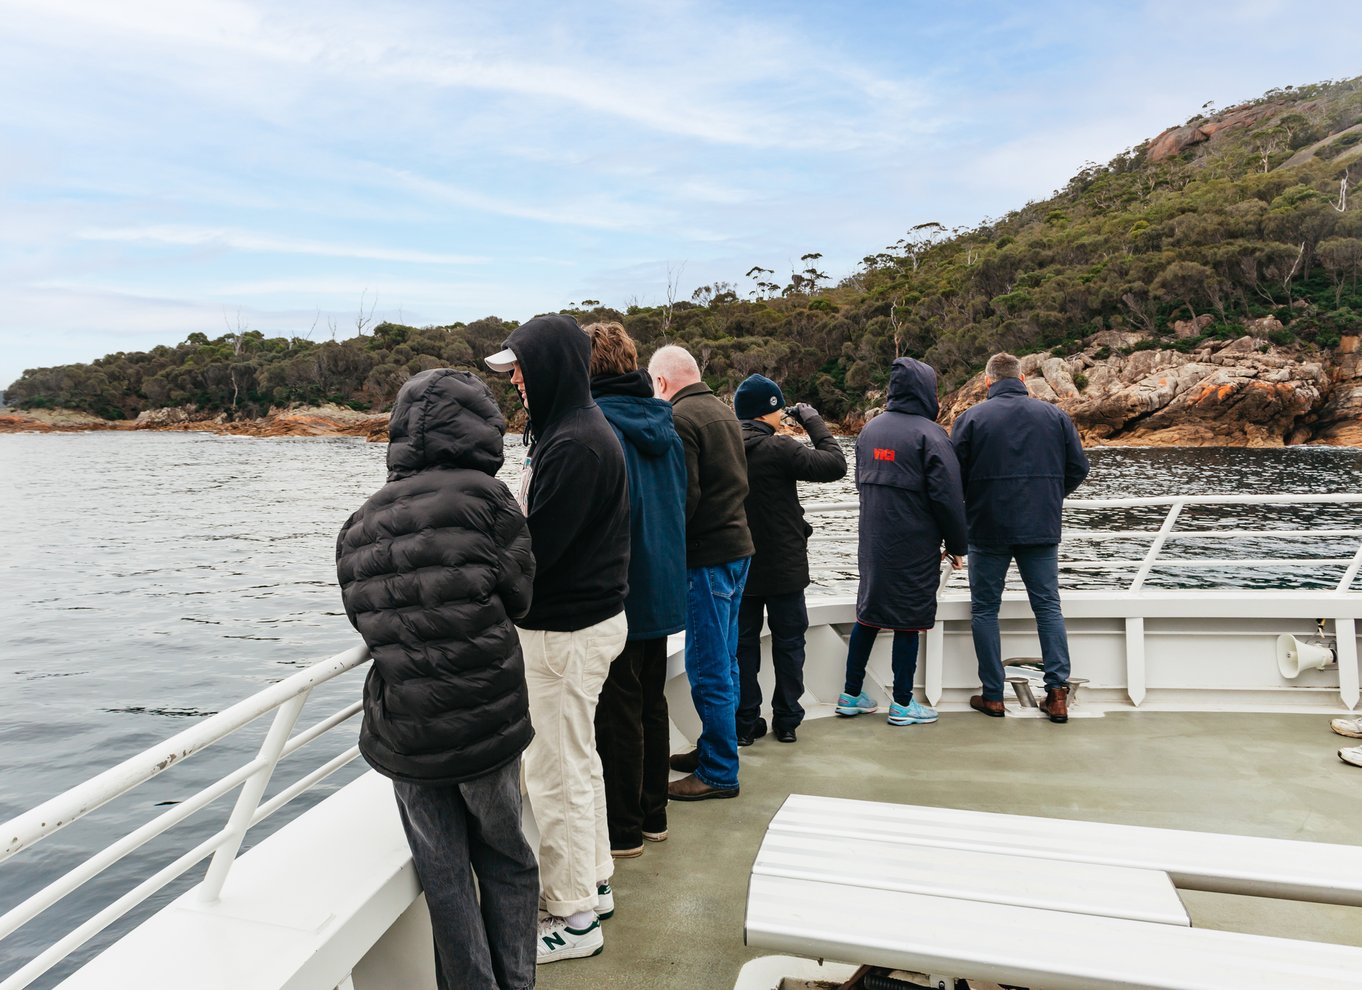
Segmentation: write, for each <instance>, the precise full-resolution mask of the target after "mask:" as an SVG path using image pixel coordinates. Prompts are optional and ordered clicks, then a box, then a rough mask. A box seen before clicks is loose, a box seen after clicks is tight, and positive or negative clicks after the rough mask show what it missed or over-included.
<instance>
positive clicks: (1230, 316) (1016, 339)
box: [8, 77, 1362, 419]
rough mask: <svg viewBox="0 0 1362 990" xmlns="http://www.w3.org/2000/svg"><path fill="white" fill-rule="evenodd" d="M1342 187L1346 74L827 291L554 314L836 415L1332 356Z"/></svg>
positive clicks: (912, 230)
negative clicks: (1159, 372) (1255, 325)
mask: <svg viewBox="0 0 1362 990" xmlns="http://www.w3.org/2000/svg"><path fill="white" fill-rule="evenodd" d="M1359 178H1362V77H1359V78H1357V79H1350V80H1344V81H1341V82H1329V83H1320V84H1315V85H1311V86H1305V87H1300V88H1297V89H1293V88H1290V87H1288V88H1287V89H1285V90H1273V91H1271V92H1269V93H1268V94H1266V95H1265V96H1264V97H1263V98H1262V99H1260V100H1257V101H1254V102H1252V103H1248V104H1243V105H1241V106H1237V107H1231V108H1228V109H1227V110H1223V111H1219V112H1217V113H1214V114H1212V115H1210V116H1205V117H1201V116H1198V117H1194V118H1192V120H1190V121H1188V122H1187V124H1185V125H1183V126H1182V127H1180V128H1175V129H1170V131H1168V132H1165V134H1163V135H1160V136H1159V137H1158V138H1156V139H1154V140H1152V141H1148V142H1145V143H1144V144H1141V145H1139V146H1138V147H1134V148H1131V149H1129V150H1127V151H1126V152H1124V153H1122V154H1120V155H1118V156H1116V157H1115V158H1114V159H1112V160H1111V161H1110V162H1108V163H1106V164H1105V165H1097V164H1091V163H1090V164H1089V165H1087V166H1085V167H1084V168H1083V169H1081V170H1080V171H1079V172H1078V174H1077V175H1075V176H1074V177H1073V178H1072V179H1071V180H1070V181H1069V182H1068V184H1067V185H1065V187H1064V188H1063V189H1060V190H1057V191H1056V192H1055V194H1054V195H1053V196H1051V197H1050V198H1049V199H1047V200H1045V201H1043V202H1032V203H1028V204H1026V205H1025V206H1023V207H1021V208H1020V209H1018V210H1015V211H1013V212H1012V213H1009V214H1008V215H1006V216H1004V217H1001V218H998V219H991V218H990V219H985V220H983V221H981V222H980V223H978V224H977V225H975V226H973V227H968V228H956V229H953V230H948V229H946V228H945V227H944V226H943V225H942V224H940V223H938V222H936V221H933V220H930V219H922V220H921V221H920V222H916V223H913V224H911V225H910V226H908V227H907V229H906V231H905V234H904V236H903V237H902V238H900V239H899V240H898V241H897V242H896V243H895V244H893V245H889V246H887V247H885V248H884V249H883V250H879V251H875V252H873V253H870V254H867V255H866V256H865V257H864V259H863V260H862V262H861V264H860V265H859V266H858V268H857V270H856V271H855V272H853V273H852V274H850V275H848V276H847V277H845V278H843V279H842V280H841V281H839V282H834V281H833V280H832V279H830V278H829V276H828V275H827V273H825V272H823V271H820V270H819V268H818V262H819V258H820V255H818V254H817V253H816V252H811V253H809V254H806V255H805V256H804V257H803V258H801V259H800V264H801V265H806V266H807V267H805V268H803V269H801V270H798V271H792V272H790V273H789V274H788V276H785V275H778V274H777V273H776V272H775V271H774V270H773V269H770V268H766V267H764V266H763V265H761V264H756V265H753V266H752V268H751V269H750V270H749V271H748V272H747V273H746V276H745V278H742V277H739V278H738V282H734V283H730V282H718V283H715V284H713V285H707V286H702V287H701V288H699V289H697V290H696V291H695V292H694V294H693V295H692V297H691V298H690V299H673V300H671V301H669V302H668V303H667V304H666V305H659V306H630V307H627V308H624V309H622V310H621V309H617V308H613V307H609V306H604V305H601V304H600V303H599V302H598V301H596V300H587V301H586V302H584V303H582V304H581V305H574V306H572V307H570V308H569V309H568V310H566V311H567V312H571V313H572V314H573V315H575V316H577V317H578V319H580V320H582V321H583V322H587V321H592V320H602V319H617V320H620V321H622V322H623V323H624V324H625V326H626V327H628V329H629V331H630V333H631V334H633V336H634V337H635V338H636V339H637V340H638V341H639V342H640V344H641V345H642V351H643V355H644V357H645V358H646V356H647V354H649V353H650V352H651V351H652V350H653V349H654V348H655V347H657V346H660V345H661V344H663V343H680V344H683V345H685V346H687V347H688V348H690V349H691V350H692V352H693V353H694V354H695V355H696V357H697V359H698V360H699V362H700V365H701V368H702V370H703V373H704V376H705V378H706V380H707V381H708V382H709V383H710V384H711V386H713V387H714V388H715V389H716V390H717V391H720V392H727V391H729V390H731V389H732V388H733V387H734V386H735V385H736V383H737V382H738V381H740V380H741V379H742V378H744V377H746V376H747V375H749V374H751V373H753V372H761V373H762V374H766V375H769V376H771V377H773V378H776V379H777V380H779V381H781V382H782V383H783V384H784V386H785V390H786V392H787V394H790V395H792V396H797V397H799V398H800V399H802V400H806V401H810V402H813V403H815V404H817V405H818V406H820V408H822V409H823V410H824V412H825V413H827V414H829V415H831V416H833V417H838V418H849V419H855V418H856V417H858V416H860V415H861V414H862V413H863V412H864V410H865V409H866V408H867V407H869V406H872V405H875V404H877V403H878V402H879V401H882V397H880V396H877V395H876V394H875V393H876V391H877V390H880V389H882V388H883V386H884V384H885V382H886V379H887V373H888V367H889V364H890V362H891V361H892V359H893V358H894V357H895V356H896V355H900V354H910V355H913V356H916V357H920V358H922V359H924V360H926V361H928V362H929V363H931V364H932V365H933V366H935V367H936V368H937V370H938V372H939V373H940V376H941V381H942V387H943V388H946V389H949V388H953V387H955V386H958V385H959V384H960V383H962V382H963V381H964V380H965V379H966V378H968V376H970V375H971V374H973V373H974V372H976V371H977V370H979V369H980V368H981V367H982V364H983V362H984V361H985V360H986V359H987V357H988V355H989V354H991V353H993V352H994V351H997V350H1000V349H1006V350H1011V351H1013V352H1015V353H1018V354H1027V353H1034V352H1039V351H1048V352H1050V353H1053V354H1057V355H1060V356H1063V355H1069V354H1073V353H1074V352H1076V351H1077V350H1079V349H1081V348H1082V347H1083V346H1084V341H1085V340H1086V339H1087V338H1089V337H1090V336H1091V335H1092V334H1094V333H1096V332H1097V331H1100V330H1106V329H1115V330H1122V331H1130V332H1133V333H1134V334H1135V335H1137V338H1138V339H1137V340H1136V342H1135V343H1134V344H1133V348H1134V349H1137V350H1138V349H1149V348H1161V347H1176V348H1178V349H1181V350H1189V349H1191V348H1193V347H1195V346H1198V345H1199V344H1202V343H1204V342H1207V341H1214V340H1225V339H1230V338H1234V337H1238V336H1242V335H1243V334H1244V333H1246V332H1247V330H1246V326H1247V324H1248V323H1249V321H1252V320H1258V319H1261V318H1263V317H1269V316H1270V317H1274V318H1275V320H1276V321H1277V322H1279V323H1280V324H1281V328H1280V329H1277V328H1276V325H1275V324H1272V326H1271V328H1269V329H1266V330H1261V331H1259V332H1258V335H1259V336H1260V337H1265V338H1266V339H1267V340H1270V341H1271V343H1272V344H1273V345H1276V346H1280V347H1315V348H1329V347H1336V346H1338V344H1339V341H1340V339H1341V338H1342V337H1343V336H1345V335H1356V334H1358V333H1359V332H1362V190H1356V192H1357V195H1356V196H1354V195H1351V194H1352V193H1353V192H1354V189H1353V188H1352V187H1354V186H1356V184H1357V180H1358V179H1359ZM735 277H736V276H735ZM1198 317H1203V318H1204V317H1209V318H1210V322H1209V325H1204V326H1203V324H1204V323H1205V321H1204V319H1203V320H1202V321H1201V323H1199V324H1198V327H1199V328H1200V329H1199V331H1198V332H1197V333H1195V334H1187V333H1184V334H1183V335H1182V336H1181V337H1180V338H1179V335H1178V334H1177V333H1176V331H1175V329H1174V324H1175V323H1177V322H1179V321H1187V320H1197V318H1198ZM513 325H514V324H513V322H511V321H507V320H504V319H501V318H498V317H495V316H489V317H486V318H484V319H480V320H475V321H473V322H471V323H455V324H451V325H449V326H428V327H412V326H403V325H399V324H395V323H382V324H379V325H378V326H376V327H374V328H373V330H372V332H371V333H362V334H360V335H358V336H355V337H352V338H350V339H345V340H329V341H323V342H315V341H312V340H309V339H305V338H300V337H268V336H265V335H264V334H262V333H260V332H257V331H251V330H241V331H238V332H234V333H228V334H224V335H220V336H216V337H212V338H210V337H209V336H208V335H207V334H204V333H191V334H189V336H188V337H187V338H186V339H185V340H184V341H183V342H182V343H180V344H178V345H176V346H174V347H164V346H163V347H156V348H153V349H152V350H150V351H146V352H139V353H118V354H111V355H108V356H106V357H103V358H100V359H98V360H95V361H93V362H91V363H89V364H78V365H66V366H62V367H55V368H39V369H33V370H30V371H26V372H25V373H24V375H23V376H22V377H21V378H20V379H19V380H18V381H16V382H15V383H14V384H13V385H11V386H10V388H9V390H8V399H9V401H10V402H11V403H12V404H15V405H18V406H19V407H21V408H24V407H28V408H35V407H45V406H47V407H58V406H59V407H67V408H74V409H81V410H86V411H89V412H92V413H96V414H98V415H101V416H106V417H110V418H123V417H131V416H134V415H136V414H137V413H138V412H140V411H141V410H143V409H148V408H156V407H162V406H176V405H193V406H197V407H198V408H199V409H201V410H205V411H221V412H225V413H227V414H229V415H234V416H256V415H260V414H262V413H264V412H265V411H267V410H268V409H269V408H270V407H271V406H280V405H286V404H291V403H308V404H313V403H319V402H326V401H330V402H336V403H339V404H343V405H347V406H351V407H353V408H356V409H372V410H375V411H378V410H383V409H385V408H386V407H387V406H388V404H389V403H390V402H391V401H392V399H393V397H394V396H395V394H396V392H397V389H398V387H399V386H400V385H401V384H402V382H403V381H405V380H406V379H407V378H408V377H409V376H410V375H412V374H415V373H416V372H419V371H421V370H424V369H426V368H432V367H440V366H446V365H448V366H454V367H465V368H473V369H475V370H480V371H481V370H482V369H481V364H480V359H481V357H482V356H483V355H486V354H490V353H492V352H493V351H495V350H497V349H499V347H500V345H501V342H502V340H503V339H504V338H505V337H506V335H507V333H508V332H509V331H510V330H511V328H512V327H513ZM1130 351H1131V348H1130V347H1122V348H1119V349H1118V350H1117V351H1116V354H1126V353H1130ZM1093 355H1094V357H1095V359H1097V360H1103V359H1107V358H1110V357H1113V356H1114V355H1113V352H1112V350H1111V349H1110V348H1106V347H1103V348H1101V349H1096V348H1094V351H1093ZM488 377H490V378H491V384H492V385H493V387H494V388H495V389H497V390H498V392H499V394H500V397H501V399H502V401H503V404H504V407H505V408H506V409H507V411H508V412H512V411H513V410H515V409H516V408H518V405H519V403H518V402H517V401H516V399H515V396H514V392H513V391H512V389H511V387H510V385H509V382H507V381H506V380H505V378H504V376H488Z"/></svg>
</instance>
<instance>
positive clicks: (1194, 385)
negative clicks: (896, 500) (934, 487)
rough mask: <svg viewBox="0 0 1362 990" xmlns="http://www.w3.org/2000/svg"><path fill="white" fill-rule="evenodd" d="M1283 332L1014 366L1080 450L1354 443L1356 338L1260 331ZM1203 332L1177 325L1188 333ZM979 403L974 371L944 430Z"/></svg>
mask: <svg viewBox="0 0 1362 990" xmlns="http://www.w3.org/2000/svg"><path fill="white" fill-rule="evenodd" d="M1203 319H1205V318H1204V317H1203ZM1279 328H1280V324H1278V323H1277V321H1276V320H1273V319H1271V318H1267V319H1264V320H1259V321H1256V322H1255V323H1254V324H1251V325H1250V326H1249V327H1248V330H1249V332H1248V333H1246V334H1245V335H1244V336H1242V337H1238V338H1236V339H1232V340H1214V341H1206V342H1203V343H1200V344H1199V345H1198V346H1196V347H1195V348H1194V349H1192V350H1190V351H1187V352H1185V353H1184V352H1183V351H1181V350H1177V349H1173V348H1162V347H1148V346H1143V347H1142V346H1141V345H1142V340H1144V339H1145V338H1142V336H1141V335H1139V334H1135V333H1128V332H1121V331H1115V330H1107V331H1103V332H1101V333H1098V334H1095V335H1094V336H1093V337H1091V338H1089V339H1088V340H1087V341H1086V342H1085V347H1084V349H1083V350H1082V351H1081V352H1080V353H1078V354H1074V355H1068V356H1065V357H1055V356H1050V355H1046V354H1032V355H1028V356H1027V357H1025V358H1023V359H1022V370H1023V372H1024V373H1025V375H1026V380H1027V384H1028V386H1029V387H1030V390H1031V394H1032V395H1035V396H1037V397H1038V398H1042V399H1046V400H1047V401H1050V402H1055V403H1057V404H1058V405H1059V406H1060V407H1061V408H1062V409H1064V410H1065V411H1066V412H1068V413H1069V415H1070V416H1072V417H1073V420H1074V424H1075V425H1076V426H1077V427H1078V432H1079V435H1080V436H1081V437H1082V438H1083V442H1084V444H1085V445H1087V446H1104V445H1125V446H1166V447H1176V446H1183V447H1283V446H1291V445H1296V444H1326V445H1337V446H1359V445H1362V364H1360V359H1359V354H1358V338H1357V337H1344V338H1343V339H1342V341H1341V342H1340V345H1339V347H1338V348H1337V349H1336V350H1334V351H1321V350H1314V349H1310V350H1305V349H1303V348H1301V347H1299V346H1289V347H1277V346H1274V345H1273V344H1271V343H1269V341H1268V339H1267V335H1268V334H1269V333H1271V332H1272V331H1273V330H1275V329H1279ZM1200 330H1201V326H1199V325H1198V324H1195V323H1192V322H1191V321H1188V324H1187V325H1186V326H1182V325H1180V326H1179V327H1178V332H1179V333H1180V334H1182V335H1183V336H1184V337H1192V336H1195V335H1196V334H1197V333H1199V331H1200ZM983 397H984V381H983V376H982V375H978V376H976V377H974V378H972V379H971V380H970V381H969V382H968V383H966V385H965V386H964V387H963V388H961V389H959V390H958V391H957V392H955V393H954V394H952V395H951V396H949V397H948V398H947V399H946V401H945V402H943V403H942V415H941V422H942V423H944V424H949V423H950V422H952V421H953V420H954V419H955V417H956V416H958V415H959V414H960V413H961V412H963V411H964V410H965V409H967V408H968V407H969V406H971V405H972V404H974V403H975V402H978V401H980V400H981V399H982V398H983Z"/></svg>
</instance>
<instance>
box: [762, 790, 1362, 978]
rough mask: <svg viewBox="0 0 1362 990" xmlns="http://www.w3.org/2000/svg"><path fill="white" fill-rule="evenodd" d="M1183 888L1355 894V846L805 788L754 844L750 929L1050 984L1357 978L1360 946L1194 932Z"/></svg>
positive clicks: (1354, 900)
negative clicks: (813, 792) (841, 795)
mask: <svg viewBox="0 0 1362 990" xmlns="http://www.w3.org/2000/svg"><path fill="white" fill-rule="evenodd" d="M1170 874H1171V876H1170ZM1175 886H1188V887H1196V888H1198V889H1203V890H1221V891H1229V892H1233V893H1239V894H1255V895H1260V896H1262V895H1267V896H1275V897H1292V898H1300V899H1307V900H1314V901H1322V902H1332V903H1340V904H1358V903H1359V893H1362V847H1357V846H1342V845H1329V844H1323V843H1309V842H1296V841H1288V840H1280V839H1254V838H1251V837H1243V836H1230V835H1215V834H1209V833H1200V832H1183V831H1177V830H1170V829H1155V828H1144V827H1135V826H1122V825H1104V824H1100V823H1090V822H1075V821H1063V820H1058V819H1047V818H1031V817H1023V816H1016V815H999V814H990V813H985V812H972V811H958V810H953V809H946V808H926V807H918V806H913V805H891V804H881V803H878V802H872V801H851V800H844V799H836V798H820V797H811V796H807V795H798V794H797V795H791V796H790V798H789V799H788V800H787V801H786V802H785V804H784V806H783V807H782V808H781V809H780V811H779V812H778V813H777V814H776V816H775V817H774V818H773V819H772V821H771V825H770V827H769V829H768V830H767V833H766V836H765V838H764V839H763V841H762V844H761V848H760V849H759V851H758V853H757V858H756V861H755V863H754V865H753V868H752V877H751V883H750V886H749V889H748V900H747V923H746V928H745V936H746V940H747V943H748V944H749V945H752V946H755V947H758V948H765V949H770V950H774V951H778V952H784V953H791V954H795V955H802V956H810V957H815V958H826V959H834V960H839V961H843V962H848V963H861V964H872V965H879V966H887V967H890V968H895V969H907V970H916V971H918V972H924V973H933V974H936V975H938V976H951V977H967V978H970V979H975V980H993V981H995V982H998V983H1004V984H1013V985H1016V984H1021V985H1027V986H1036V987H1044V988H1045V990H1090V988H1092V990H1104V988H1137V987H1138V988H1151V990H1154V988H1157V990H1227V988H1234V990H1344V988H1348V990H1356V988H1357V987H1359V986H1362V948H1359V947H1355V946H1344V945H1334V944H1329V943H1321V942H1308V941H1301V940H1296V939H1286V938H1273V937H1268V936H1262V935H1252V934H1244V933H1239V932H1223V931H1214V930H1210V929H1196V928H1192V927H1190V926H1189V924H1188V922H1187V919H1186V913H1185V910H1184V909H1183V907H1182V904H1181V900H1180V899H1179V898H1178V896H1177V894H1176V891H1175V889H1174V887H1175Z"/></svg>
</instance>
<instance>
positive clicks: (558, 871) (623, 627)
mask: <svg viewBox="0 0 1362 990" xmlns="http://www.w3.org/2000/svg"><path fill="white" fill-rule="evenodd" d="M517 631H518V632H519V633H520V649H521V651H522V652H523V653H524V655H525V681H526V683H527V685H528V686H529V691H530V721H531V722H533V723H534V740H533V741H532V742H531V743H530V746H529V748H528V749H526V750H525V792H526V794H527V795H528V796H529V799H530V809H531V811H533V813H534V820H535V824H536V825H538V827H539V882H540V885H541V887H542V889H543V892H544V909H545V910H546V911H548V912H549V913H550V914H555V915H558V916H559V917H566V916H568V915H570V914H575V913H576V912H578V911H589V910H591V909H593V908H594V907H595V906H596V884H597V882H599V881H601V880H608V879H609V878H610V876H611V875H612V874H613V873H614V870H615V867H614V860H612V859H611V858H610V833H609V830H608V829H607V827H606V818H605V784H604V782H603V780H602V779H601V758H600V756H599V755H598V754H597V752H596V702H597V701H598V700H599V698H600V695H601V685H602V684H604V683H605V677H606V675H607V674H608V673H610V663H611V661H612V660H614V659H615V657H617V656H619V654H620V651H621V650H622V649H624V639H625V636H626V635H627V634H628V622H627V621H626V620H625V617H624V613H623V612H620V614H619V615H616V616H614V617H613V618H610V619H606V620H605V621H604V622H600V623H597V624H596V625H594V626H587V627H586V628H585V629H578V630H576V631H574V632H553V631H548V630H543V629H518V630H517Z"/></svg>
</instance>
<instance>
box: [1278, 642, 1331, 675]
mask: <svg viewBox="0 0 1362 990" xmlns="http://www.w3.org/2000/svg"><path fill="white" fill-rule="evenodd" d="M1333 662H1334V651H1333V648H1332V647H1329V646H1325V645H1324V644H1322V643H1302V642H1301V641H1300V640H1298V639H1297V638H1296V637H1295V636H1291V635H1289V634H1287V633H1283V634H1282V635H1280V636H1278V637H1277V669H1278V670H1280V671H1281V672H1282V676H1283V677H1285V678H1288V679H1290V678H1294V677H1296V676H1297V675H1299V674H1300V672H1301V671H1302V670H1323V669H1324V668H1325V667H1326V666H1328V665H1329V664H1331V663H1333Z"/></svg>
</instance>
